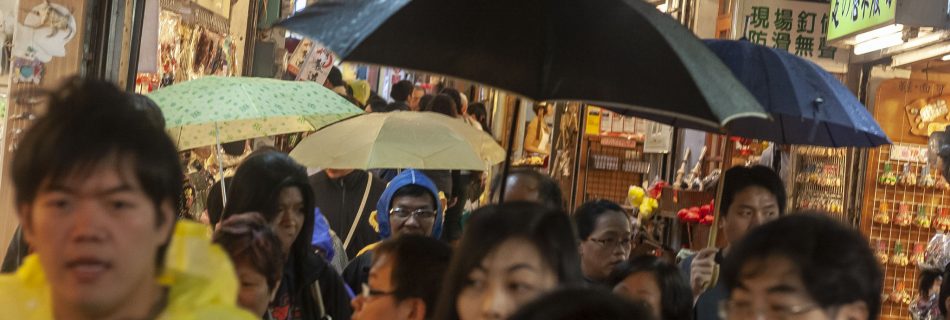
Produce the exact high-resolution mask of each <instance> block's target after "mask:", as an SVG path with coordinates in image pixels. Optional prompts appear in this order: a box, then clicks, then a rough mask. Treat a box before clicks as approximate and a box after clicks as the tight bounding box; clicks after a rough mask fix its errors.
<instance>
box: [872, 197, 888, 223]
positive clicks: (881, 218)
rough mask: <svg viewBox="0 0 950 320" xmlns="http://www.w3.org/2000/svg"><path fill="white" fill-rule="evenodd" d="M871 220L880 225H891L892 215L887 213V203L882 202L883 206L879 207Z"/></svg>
mask: <svg viewBox="0 0 950 320" xmlns="http://www.w3.org/2000/svg"><path fill="white" fill-rule="evenodd" d="M871 220H874V222H876V223H880V224H889V223H891V215H890V214H889V213H887V203H885V202H881V206H880V207H878V209H877V212H875V213H874V216H873V217H871Z"/></svg>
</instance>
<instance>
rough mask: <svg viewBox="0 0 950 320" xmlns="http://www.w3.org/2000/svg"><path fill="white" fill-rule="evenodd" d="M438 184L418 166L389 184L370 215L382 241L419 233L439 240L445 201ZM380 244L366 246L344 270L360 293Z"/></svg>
mask: <svg viewBox="0 0 950 320" xmlns="http://www.w3.org/2000/svg"><path fill="white" fill-rule="evenodd" d="M438 195H439V191H438V189H437V188H436V187H435V183H433V182H432V180H429V178H428V177H427V176H426V175H425V174H423V173H422V172H421V171H418V170H414V169H407V170H403V171H402V172H401V173H399V175H397V176H396V177H395V178H393V181H391V182H390V183H389V185H387V186H386V190H385V191H383V195H382V196H381V197H380V198H379V202H378V203H377V204H376V212H374V213H373V214H372V215H370V217H369V221H370V224H372V225H373V226H374V227H376V229H377V231H378V232H379V236H380V238H381V239H382V240H386V239H390V238H398V237H400V236H403V235H418V236H426V237H432V238H435V239H438V238H439V236H440V235H441V234H442V202H441V201H438V199H439V197H438ZM377 245H379V243H374V244H371V245H369V246H366V248H363V250H361V251H360V252H359V254H357V256H356V258H355V259H353V261H351V262H350V264H349V265H347V266H346V269H344V270H343V279H344V280H345V281H346V283H347V284H348V285H349V286H350V288H352V289H353V290H355V291H357V292H356V293H360V292H361V291H362V285H363V284H364V283H366V281H368V280H369V271H370V267H372V265H373V254H372V253H373V251H374V249H375V248H376V246H377Z"/></svg>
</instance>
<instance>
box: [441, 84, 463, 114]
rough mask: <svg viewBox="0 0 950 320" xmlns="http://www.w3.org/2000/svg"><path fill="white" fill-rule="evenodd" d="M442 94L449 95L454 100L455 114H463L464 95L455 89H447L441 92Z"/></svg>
mask: <svg viewBox="0 0 950 320" xmlns="http://www.w3.org/2000/svg"><path fill="white" fill-rule="evenodd" d="M439 93H440V94H445V95H448V96H449V97H451V98H452V102H455V113H456V114H461V113H462V93H461V92H459V91H458V90H455V89H453V88H445V89H442V91H440V92H439Z"/></svg>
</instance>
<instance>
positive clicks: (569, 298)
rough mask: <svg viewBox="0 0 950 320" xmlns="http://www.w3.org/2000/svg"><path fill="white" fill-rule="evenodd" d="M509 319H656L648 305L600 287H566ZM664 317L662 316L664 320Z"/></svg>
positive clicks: (534, 302)
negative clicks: (629, 299)
mask: <svg viewBox="0 0 950 320" xmlns="http://www.w3.org/2000/svg"><path fill="white" fill-rule="evenodd" d="M509 319H511V320H575V319H596V320H627V319H637V320H659V319H654V318H653V314H652V313H650V309H649V307H648V306H647V305H645V304H642V303H634V302H631V301H627V300H626V299H623V298H621V297H618V296H617V295H614V294H612V293H610V292H607V291H606V290H604V289H602V288H589V287H576V286H572V287H565V288H561V289H558V290H555V291H552V292H550V293H547V294H544V295H542V296H541V297H539V298H538V299H536V300H534V301H532V302H530V303H528V304H526V305H524V306H523V307H521V308H520V309H519V310H518V312H516V313H515V314H514V315H512V316H511V317H510V318H509ZM665 319H667V318H664V320H665Z"/></svg>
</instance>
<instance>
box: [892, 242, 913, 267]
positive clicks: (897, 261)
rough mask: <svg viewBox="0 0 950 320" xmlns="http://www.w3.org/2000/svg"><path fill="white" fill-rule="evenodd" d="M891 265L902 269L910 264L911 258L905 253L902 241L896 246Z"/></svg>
mask: <svg viewBox="0 0 950 320" xmlns="http://www.w3.org/2000/svg"><path fill="white" fill-rule="evenodd" d="M891 263H892V264H894V265H897V266H901V267H906V266H907V265H908V264H910V258H908V257H907V253H906V252H904V244H902V243H901V242H900V241H898V242H897V244H895V245H894V256H893V257H891Z"/></svg>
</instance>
